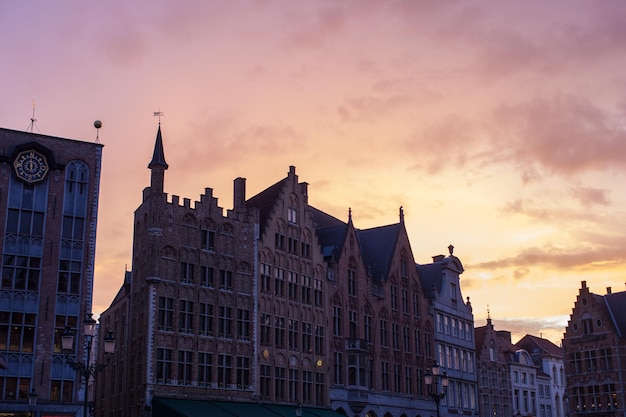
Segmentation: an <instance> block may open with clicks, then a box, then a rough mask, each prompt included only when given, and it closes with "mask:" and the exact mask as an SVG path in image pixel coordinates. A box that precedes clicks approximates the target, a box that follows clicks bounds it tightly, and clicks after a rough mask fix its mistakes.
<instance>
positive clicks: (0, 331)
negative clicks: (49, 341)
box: [0, 311, 78, 353]
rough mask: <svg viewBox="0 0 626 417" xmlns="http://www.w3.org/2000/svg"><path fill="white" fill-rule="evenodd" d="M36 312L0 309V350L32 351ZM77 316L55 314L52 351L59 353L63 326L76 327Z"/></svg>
mask: <svg viewBox="0 0 626 417" xmlns="http://www.w3.org/2000/svg"><path fill="white" fill-rule="evenodd" d="M36 319H37V315H36V314H31V313H21V312H17V311H0V351H7V352H23V353H32V352H33V351H34V346H35V327H36ZM77 322H78V317H76V316H64V315H57V316H56V323H55V333H54V352H55V353H61V352H62V349H61V336H62V334H63V331H64V330H65V326H69V327H71V328H72V329H76V323H77Z"/></svg>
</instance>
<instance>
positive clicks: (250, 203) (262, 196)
mask: <svg viewBox="0 0 626 417" xmlns="http://www.w3.org/2000/svg"><path fill="white" fill-rule="evenodd" d="M286 180H287V179H286V178H283V179H282V180H280V181H278V182H277V183H276V184H274V185H272V186H270V187H268V188H266V189H265V190H263V191H261V192H260V193H258V194H257V195H255V196H253V197H250V198H249V199H248V200H246V207H248V208H253V207H254V208H257V209H258V210H259V220H260V223H261V224H260V228H261V230H260V232H261V235H263V232H264V231H265V228H266V227H267V222H268V220H269V218H270V215H271V213H272V209H273V208H274V204H275V203H276V201H277V200H278V196H279V195H280V193H281V191H282V189H283V186H284V182H285V181H286Z"/></svg>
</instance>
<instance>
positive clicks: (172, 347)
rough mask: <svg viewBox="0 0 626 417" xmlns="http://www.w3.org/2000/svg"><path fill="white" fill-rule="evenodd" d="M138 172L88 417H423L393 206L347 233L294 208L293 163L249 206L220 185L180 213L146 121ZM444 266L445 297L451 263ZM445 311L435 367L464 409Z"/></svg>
mask: <svg viewBox="0 0 626 417" xmlns="http://www.w3.org/2000/svg"><path fill="white" fill-rule="evenodd" d="M148 168H149V170H150V175H151V177H150V186H149V187H147V188H145V189H144V191H143V201H142V203H141V205H140V206H139V208H138V209H137V210H136V212H135V222H134V223H135V230H134V241H133V266H132V271H128V272H127V273H126V274H125V277H124V283H123V285H122V286H121V288H120V291H119V293H118V294H117V296H116V297H115V299H114V300H113V302H112V303H111V306H110V307H109V309H107V311H105V312H104V313H103V314H102V316H101V323H102V325H103V326H106V328H107V329H111V330H113V331H114V332H115V334H116V335H117V337H116V339H117V341H118V347H117V349H116V354H115V355H114V357H113V359H112V363H111V365H110V366H109V367H108V368H107V369H106V370H105V372H103V373H101V374H100V378H99V379H98V381H97V386H98V390H97V392H98V400H97V402H96V415H97V416H102V417H105V416H107V417H108V416H120V417H128V416H133V417H135V416H137V417H138V416H149V415H155V416H160V415H167V414H168V412H170V411H171V410H170V408H176V407H187V408H188V409H189V408H196V407H201V408H202V409H206V410H209V409H229V410H231V412H232V413H235V414H237V415H243V414H242V413H244V411H243V410H244V409H245V410H246V411H245V414H254V413H257V412H262V411H260V410H265V409H266V408H267V407H275V410H277V411H280V410H282V411H281V412H285V413H287V414H288V415H290V416H291V415H293V413H294V412H295V411H294V410H295V409H298V408H299V409H300V410H301V409H302V408H304V409H305V410H306V411H305V412H306V413H307V414H313V415H314V414H315V413H322V414H324V413H330V414H325V415H326V416H328V417H332V416H337V412H338V413H341V414H342V415H344V416H350V417H353V416H369V417H383V416H384V417H417V416H422V417H426V416H429V415H434V414H435V404H434V402H433V401H431V400H430V398H429V397H428V393H427V392H426V389H425V381H424V373H425V371H426V370H427V369H429V368H430V367H431V366H432V364H433V362H434V361H435V360H436V359H437V351H436V349H435V335H434V333H435V329H434V327H435V326H434V320H435V315H434V312H433V311H434V310H433V309H432V303H429V300H427V298H426V297H425V293H426V291H425V289H424V288H423V281H422V280H421V277H420V272H419V269H418V268H417V267H416V264H415V261H414V259H413V255H412V252H411V247H410V244H409V239H408V235H407V232H406V229H405V227H404V214H403V211H402V209H400V216H399V221H398V223H395V224H392V225H387V226H381V227H377V228H372V229H365V230H360V229H358V228H356V227H355V226H354V224H353V218H352V213H351V212H349V213H348V220H347V221H342V220H339V219H337V218H335V217H333V216H331V215H329V214H327V213H324V212H323V211H321V210H318V209H316V208H314V207H312V206H310V205H309V203H308V184H307V183H306V182H301V181H300V180H299V178H298V175H297V174H296V170H295V167H290V168H289V171H288V173H287V176H286V177H285V178H283V179H281V180H280V181H278V182H276V183H275V184H273V185H271V186H269V187H268V188H266V189H265V190H263V191H261V192H260V193H258V194H256V195H254V196H253V197H250V198H246V191H245V190H246V180H245V179H244V178H237V179H235V180H234V187H233V194H234V198H233V208H232V209H231V210H228V211H227V212H226V213H225V214H224V210H223V209H222V208H221V207H219V205H218V201H217V199H216V198H215V197H214V196H213V193H212V190H211V189H210V188H207V189H205V193H204V194H203V195H202V196H201V197H200V201H196V202H194V203H193V204H192V202H191V201H190V200H189V199H183V200H182V201H181V200H180V198H179V197H178V196H172V197H168V195H167V194H166V193H165V192H164V182H165V171H166V170H167V169H168V164H167V163H166V161H165V154H164V149H163V138H162V134H161V129H160V127H159V129H158V132H157V137H156V141H155V146H154V152H153V156H152V160H151V162H150V163H149V165H148ZM448 261H449V264H448V262H445V265H446V266H445V268H446V271H448V272H447V273H449V274H452V276H453V277H454V274H455V273H456V285H457V289H458V273H459V271H461V272H462V266H461V265H460V262H459V261H458V259H457V258H456V257H454V256H452V255H451V257H450V258H448ZM446 285H448V286H450V283H449V282H448V283H447V284H446ZM446 294H447V296H448V297H450V294H449V293H446ZM454 297H457V298H459V299H460V290H459V293H455V294H454ZM459 304H460V305H455V306H454V308H453V310H446V311H448V313H450V312H451V311H454V315H455V317H456V318H457V319H458V318H462V325H457V327H456V329H457V331H458V332H460V334H461V337H462V340H463V342H462V343H461V344H462V346H463V349H464V350H463V354H462V356H461V355H460V354H459V357H458V358H459V361H461V358H463V359H462V361H463V362H462V365H461V362H459V365H458V367H455V366H454V364H449V365H448V366H449V367H450V373H451V374H453V375H454V378H456V379H455V381H456V382H455V384H456V385H455V388H453V391H454V393H455V401H454V404H457V401H458V403H459V404H464V405H465V404H467V409H468V410H469V409H472V405H471V404H473V407H474V409H476V404H475V400H474V399H473V398H474V397H475V395H476V393H475V391H474V392H472V394H471V395H470V391H472V390H475V387H474V388H472V389H470V388H469V387H468V386H467V384H466V383H465V380H464V379H463V378H462V377H461V375H462V374H463V375H465V378H467V375H473V372H474V371H473V368H474V356H473V355H474V354H473V351H472V352H469V349H470V347H471V348H472V349H473V332H471V329H473V320H472V319H471V308H469V309H468V307H469V304H467V305H466V304H465V303H463V301H462V300H461V301H460V303H459ZM468 311H469V316H468ZM450 314H451V313H450ZM458 322H459V320H457V323H458ZM124 329H127V330H124ZM470 332H471V333H472V334H468V333H470ZM473 378H474V379H473V384H474V386H475V376H474V377H473ZM457 393H458V394H457ZM457 395H458V398H457ZM470 396H472V400H470ZM218 401H221V402H219V403H218ZM192 402H193V404H192ZM208 402H211V403H210V404H209V403H208ZM257 405H258V406H260V407H263V408H254V407H256V406H257ZM168 407H169V408H168ZM250 407H253V408H250ZM276 407H277V408H276ZM281 407H291V409H289V408H281ZM168 410H170V411H168ZM285 410H289V411H285Z"/></svg>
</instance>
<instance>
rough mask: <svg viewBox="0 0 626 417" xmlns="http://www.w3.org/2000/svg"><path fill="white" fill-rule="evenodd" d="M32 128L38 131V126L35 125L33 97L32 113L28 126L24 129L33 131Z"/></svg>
mask: <svg viewBox="0 0 626 417" xmlns="http://www.w3.org/2000/svg"><path fill="white" fill-rule="evenodd" d="M33 128H37V132H39V127H37V119H35V99H33V115H32V117H31V118H30V125H29V126H28V129H26V131H27V132H30V133H33ZM39 133H41V132H39Z"/></svg>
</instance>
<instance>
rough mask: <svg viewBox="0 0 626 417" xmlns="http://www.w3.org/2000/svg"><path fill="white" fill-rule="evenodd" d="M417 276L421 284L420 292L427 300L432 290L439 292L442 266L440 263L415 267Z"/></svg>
mask: <svg viewBox="0 0 626 417" xmlns="http://www.w3.org/2000/svg"><path fill="white" fill-rule="evenodd" d="M415 267H416V269H417V276H418V277H419V279H420V283H421V284H422V291H423V292H424V295H425V296H426V297H428V298H430V297H431V295H432V291H433V289H434V290H436V291H437V292H441V275H442V271H443V264H442V263H441V262H433V263H432V264H426V265H419V264H418V265H415Z"/></svg>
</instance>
